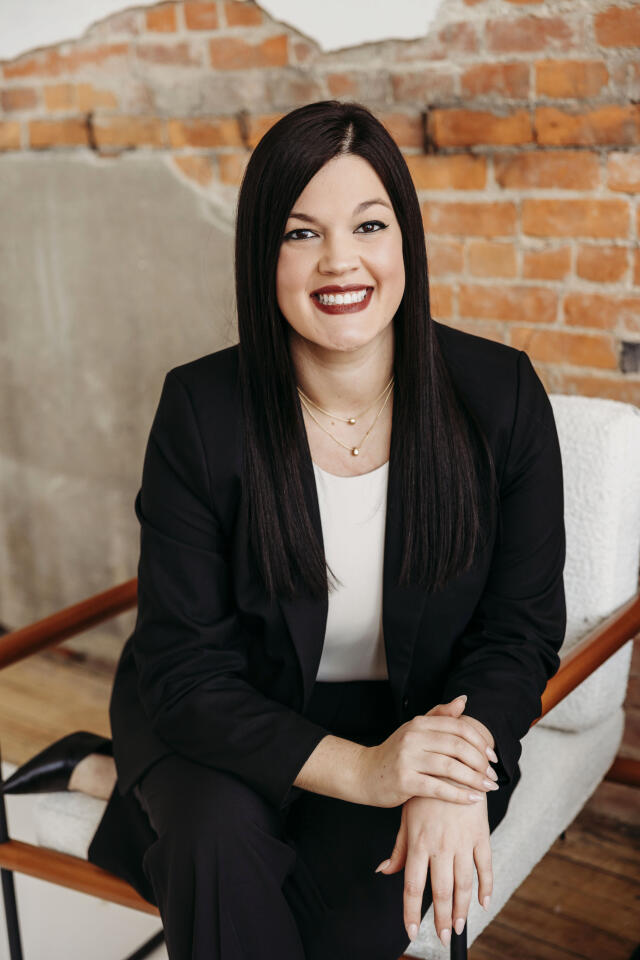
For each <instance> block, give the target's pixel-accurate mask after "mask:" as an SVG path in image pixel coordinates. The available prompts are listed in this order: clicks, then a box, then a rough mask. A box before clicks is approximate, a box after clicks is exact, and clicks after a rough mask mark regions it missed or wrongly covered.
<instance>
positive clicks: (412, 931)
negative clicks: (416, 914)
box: [409, 923, 418, 940]
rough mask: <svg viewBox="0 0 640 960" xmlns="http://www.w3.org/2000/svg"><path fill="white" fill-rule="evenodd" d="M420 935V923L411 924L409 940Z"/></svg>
mask: <svg viewBox="0 0 640 960" xmlns="http://www.w3.org/2000/svg"><path fill="white" fill-rule="evenodd" d="M417 936H418V925H417V924H416V923H410V924H409V940H415V938H416V937H417Z"/></svg>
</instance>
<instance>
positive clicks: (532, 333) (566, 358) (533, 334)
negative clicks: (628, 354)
mask: <svg viewBox="0 0 640 960" xmlns="http://www.w3.org/2000/svg"><path fill="white" fill-rule="evenodd" d="M510 333H511V346H513V347H515V348H516V349H518V350H526V351H527V353H528V354H529V357H530V359H531V360H532V361H533V362H534V363H568V364H571V365H573V366H575V367H595V368H596V369H603V370H616V369H617V367H618V358H617V354H616V344H615V339H614V338H613V337H612V336H611V335H610V334H609V335H606V334H593V333H574V332H569V331H566V332H565V331H563V330H537V329H536V328H535V327H524V326H523V327H520V326H512V327H511V330H510Z"/></svg>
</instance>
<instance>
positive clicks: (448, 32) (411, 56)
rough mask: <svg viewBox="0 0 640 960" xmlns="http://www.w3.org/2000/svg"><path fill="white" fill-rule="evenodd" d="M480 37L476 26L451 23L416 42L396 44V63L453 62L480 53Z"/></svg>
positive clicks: (405, 41) (464, 23) (394, 48)
mask: <svg viewBox="0 0 640 960" xmlns="http://www.w3.org/2000/svg"><path fill="white" fill-rule="evenodd" d="M478 49H479V47H478V35H477V30H476V27H475V25H474V24H472V23H468V22H461V23H460V22H458V23H449V24H447V25H446V26H445V27H443V29H442V30H440V31H439V32H437V33H436V32H435V31H431V30H430V31H429V32H428V33H427V34H425V35H424V36H422V37H419V38H418V39H416V40H398V41H396V42H395V43H394V47H393V52H394V57H395V61H396V63H397V64H400V63H412V62H415V61H419V62H421V63H422V62H424V61H425V60H453V59H455V58H460V57H465V56H468V55H469V54H473V53H476V52H477V51H478Z"/></svg>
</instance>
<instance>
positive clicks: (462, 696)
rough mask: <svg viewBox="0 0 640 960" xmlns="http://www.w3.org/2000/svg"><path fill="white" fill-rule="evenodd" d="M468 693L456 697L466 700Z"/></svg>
mask: <svg viewBox="0 0 640 960" xmlns="http://www.w3.org/2000/svg"><path fill="white" fill-rule="evenodd" d="M466 699H467V695H466V693H463V694H461V695H460V696H459V697H456V700H464V701H465V702H466Z"/></svg>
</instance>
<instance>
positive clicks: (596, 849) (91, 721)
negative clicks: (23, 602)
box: [0, 648, 640, 960]
mask: <svg viewBox="0 0 640 960" xmlns="http://www.w3.org/2000/svg"><path fill="white" fill-rule="evenodd" d="M636 664H637V659H636V658H635V657H634V668H635V667H636ZM635 672H636V671H635V669H634V674H635ZM112 676H113V667H112V665H111V664H110V663H107V662H101V661H93V662H92V663H91V664H90V665H89V664H88V663H86V662H83V660H82V659H76V657H75V655H74V654H73V653H71V652H67V653H65V651H64V648H58V649H57V650H55V651H51V652H48V653H42V654H39V655H38V656H35V657H31V658H30V659H29V660H28V661H26V662H24V663H21V664H17V665H15V666H13V667H10V668H9V669H7V670H4V671H2V672H1V673H0V747H1V748H2V753H3V759H5V760H9V761H11V762H13V763H18V764H19V763H23V762H24V761H25V760H26V759H28V758H29V757H30V756H33V755H34V754H35V753H37V752H38V750H41V749H42V748H43V747H45V746H47V745H48V744H49V743H51V742H52V741H53V740H56V739H58V738H59V737H61V736H63V735H64V734H65V733H70V732H72V731H74V730H90V731H92V732H94V733H99V734H104V735H107V736H108V735H109V724H108V719H107V704H108V698H109V691H110V688H111V681H112ZM634 679H635V678H634ZM630 693H632V691H631V688H630ZM633 696H634V699H635V696H636V691H635V688H634V690H633ZM634 706H635V704H634ZM634 742H635V737H634ZM638 794H639V792H638V791H637V790H635V791H634V790H633V789H632V788H630V787H623V786H619V785H617V784H611V783H606V782H605V783H603V784H601V786H600V787H599V788H598V790H597V791H596V793H595V794H594V796H593V797H592V798H591V799H590V800H589V802H588V803H587V805H586V806H585V807H584V809H583V810H582V811H581V813H580V814H579V816H578V817H577V819H576V820H575V821H574V823H573V824H572V825H571V827H569V828H568V829H567V831H566V833H565V838H564V839H562V838H559V839H558V840H557V841H556V842H555V844H554V845H553V847H552V848H551V850H550V851H549V853H548V854H547V856H546V857H545V858H544V859H543V860H542V861H541V862H540V863H539V864H538V865H537V867H536V868H535V869H534V871H533V872H532V873H531V874H530V876H529V877H528V878H527V880H526V881H525V882H524V883H523V884H522V886H521V887H520V888H519V889H518V891H517V892H516V893H515V894H514V896H513V897H512V898H511V900H510V901H509V903H508V904H507V905H506V906H505V907H504V908H503V909H502V910H501V911H500V914H499V915H498V916H497V917H496V919H495V920H493V921H492V923H491V924H490V926H489V927H488V928H487V930H485V931H484V933H483V934H482V935H481V936H480V937H479V938H478V939H477V940H476V941H475V943H474V944H473V946H472V947H471V948H470V950H469V958H470V960H576V958H587V960H628V958H630V957H631V956H632V954H633V952H634V949H635V948H636V947H637V945H638V943H639V942H640V856H639V853H640V796H639V795H638ZM634 960H635V958H634ZM638 960H640V953H639V954H638Z"/></svg>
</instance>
